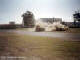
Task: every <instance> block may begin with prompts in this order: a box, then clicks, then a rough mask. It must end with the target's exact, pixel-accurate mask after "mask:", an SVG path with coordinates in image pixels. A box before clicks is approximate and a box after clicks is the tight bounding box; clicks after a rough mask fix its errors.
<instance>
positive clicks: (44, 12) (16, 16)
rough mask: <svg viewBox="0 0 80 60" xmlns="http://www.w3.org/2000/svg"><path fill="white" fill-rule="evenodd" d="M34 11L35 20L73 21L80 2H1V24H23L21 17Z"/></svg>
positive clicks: (79, 0)
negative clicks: (56, 19)
mask: <svg viewBox="0 0 80 60" xmlns="http://www.w3.org/2000/svg"><path fill="white" fill-rule="evenodd" d="M27 10H28V11H32V12H33V13H34V15H35V18H36V19H38V18H52V17H55V18H62V19H63V21H68V22H70V21H73V18H72V14H73V13H74V12H75V11H76V10H80V0H0V24H1V23H2V24H3V23H8V22H9V21H15V22H16V23H22V17H21V15H22V14H23V13H24V12H26V11H27Z"/></svg>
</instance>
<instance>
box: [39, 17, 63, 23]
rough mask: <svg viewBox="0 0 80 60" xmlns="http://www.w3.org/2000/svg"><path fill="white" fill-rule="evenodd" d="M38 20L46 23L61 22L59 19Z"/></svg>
mask: <svg viewBox="0 0 80 60" xmlns="http://www.w3.org/2000/svg"><path fill="white" fill-rule="evenodd" d="M40 20H41V21H42V22H47V23H53V22H62V19H61V18H40Z"/></svg>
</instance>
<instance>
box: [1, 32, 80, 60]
mask: <svg viewBox="0 0 80 60" xmlns="http://www.w3.org/2000/svg"><path fill="white" fill-rule="evenodd" d="M79 53H80V42H79V41H72V40H70V41H69V40H65V39H59V38H50V37H39V36H38V37H36V36H29V35H18V34H14V33H4V34H3V33H1V34H0V55H1V56H3V55H4V56H26V57H30V56H35V59H38V60H39V59H40V60H48V59H49V60H73V59H74V60H76V59H77V60H78V59H79V56H80V54H79Z"/></svg>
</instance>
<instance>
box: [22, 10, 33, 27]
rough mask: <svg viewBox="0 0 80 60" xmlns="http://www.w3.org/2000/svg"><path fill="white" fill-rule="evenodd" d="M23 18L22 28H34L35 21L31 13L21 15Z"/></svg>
mask: <svg viewBox="0 0 80 60" xmlns="http://www.w3.org/2000/svg"><path fill="white" fill-rule="evenodd" d="M22 17H23V27H25V28H26V27H27V28H32V27H34V26H35V19H34V15H33V13H32V12H30V11H27V12H26V13H24V14H23V15H22Z"/></svg>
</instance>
